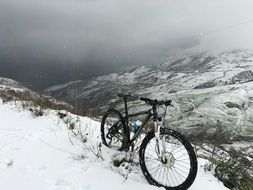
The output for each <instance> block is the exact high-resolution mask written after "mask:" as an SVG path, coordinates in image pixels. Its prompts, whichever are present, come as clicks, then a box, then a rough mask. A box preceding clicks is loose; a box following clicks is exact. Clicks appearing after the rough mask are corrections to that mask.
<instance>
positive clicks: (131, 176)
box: [0, 99, 227, 190]
mask: <svg viewBox="0 0 253 190" xmlns="http://www.w3.org/2000/svg"><path fill="white" fill-rule="evenodd" d="M64 121H65V122H64ZM66 121H68V122H67V123H74V124H75V126H76V130H74V131H71V130H69V129H68V126H67V125H66ZM78 132H79V133H78ZM81 134H82V135H83V136H82V135H81ZM100 143H101V140H100V123H99V122H96V121H94V120H92V119H89V118H85V117H77V116H75V115H71V114H68V116H66V117H65V118H63V119H60V117H59V115H58V114H57V112H56V111H52V110H51V111H46V113H45V114H44V116H41V117H35V116H33V114H32V113H31V112H30V111H25V110H23V108H21V106H19V105H17V104H14V103H7V104H3V103H2V102H1V99H0V189H1V190H34V189H36V190H101V189H110V190H114V189H115V190H118V189H125V190H128V189H129V190H133V189H138V190H142V189H143V190H144V189H145V190H154V189H162V188H157V187H154V186H151V185H149V184H148V182H147V181H146V179H145V178H144V176H143V175H142V172H141V170H140V167H139V166H131V167H130V168H131V170H129V169H126V168H127V167H118V168H117V167H115V166H114V165H113V162H112V160H113V158H115V157H117V156H127V155H128V154H127V153H123V152H117V151H112V150H110V149H108V148H106V147H104V146H102V147H101V149H100V148H99V144H100ZM100 150H101V151H100ZM136 160H138V158H137V159H136ZM198 162H199V171H198V175H197V178H196V180H195V182H194V184H193V185H192V186H191V188H190V190H203V189H205V190H226V189H227V188H225V187H224V186H223V184H222V183H221V182H218V180H217V179H216V178H215V177H214V176H213V175H212V173H211V172H205V171H204V168H203V166H204V164H205V163H206V162H207V161H206V160H203V159H199V160H198ZM126 165H127V163H126Z"/></svg>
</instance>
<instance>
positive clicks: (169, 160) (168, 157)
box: [161, 152, 175, 168]
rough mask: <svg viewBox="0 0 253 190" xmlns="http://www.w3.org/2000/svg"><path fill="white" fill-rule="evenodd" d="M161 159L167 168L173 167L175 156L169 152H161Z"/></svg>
mask: <svg viewBox="0 0 253 190" xmlns="http://www.w3.org/2000/svg"><path fill="white" fill-rule="evenodd" d="M161 161H162V163H163V164H164V165H165V166H166V167H168V168H171V167H173V166H174V164H175V158H174V156H173V155H172V154H171V153H170V152H164V153H162V157H161Z"/></svg>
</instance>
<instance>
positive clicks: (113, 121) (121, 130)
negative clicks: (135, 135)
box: [101, 109, 129, 151]
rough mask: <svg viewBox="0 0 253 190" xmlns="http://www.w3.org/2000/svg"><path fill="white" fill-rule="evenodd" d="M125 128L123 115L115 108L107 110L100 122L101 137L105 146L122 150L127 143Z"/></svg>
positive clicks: (127, 131)
mask: <svg viewBox="0 0 253 190" xmlns="http://www.w3.org/2000/svg"><path fill="white" fill-rule="evenodd" d="M128 133H129V129H128V128H127V126H126V124H125V122H124V119H123V116H122V115H121V114H120V112H119V111H117V110H115V109H110V110H108V111H107V112H106V113H105V114H104V116H103V118H102V122H101V138H102V142H103V144H104V145H105V146H107V147H109V148H113V149H116V150H119V151H121V150H124V148H125V147H126V143H127V136H128V135H127V134H128Z"/></svg>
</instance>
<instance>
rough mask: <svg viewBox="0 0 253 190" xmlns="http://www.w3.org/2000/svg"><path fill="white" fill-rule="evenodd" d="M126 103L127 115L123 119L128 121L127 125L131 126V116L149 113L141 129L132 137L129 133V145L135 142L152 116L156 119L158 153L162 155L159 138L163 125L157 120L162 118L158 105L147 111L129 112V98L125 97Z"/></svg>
mask: <svg viewBox="0 0 253 190" xmlns="http://www.w3.org/2000/svg"><path fill="white" fill-rule="evenodd" d="M124 105H125V116H123V119H124V121H125V123H126V125H127V126H129V118H132V117H136V116H139V115H147V116H146V117H145V118H144V120H143V121H142V124H141V126H140V127H139V129H138V130H137V132H136V133H135V134H134V136H133V137H132V138H131V139H130V133H129V134H128V135H129V137H128V146H131V145H132V144H133V142H134V141H135V140H136V139H137V137H138V136H139V135H140V133H141V131H142V130H143V128H144V127H145V125H146V124H147V122H148V121H149V119H150V118H151V117H153V121H154V129H155V131H154V132H155V136H156V139H157V143H158V147H157V148H158V153H159V155H160V139H159V134H160V128H161V126H160V125H158V123H157V121H159V120H160V118H159V117H158V116H157V108H156V106H153V107H152V109H149V110H145V111H140V112H137V113H133V114H128V107H127V99H126V98H124Z"/></svg>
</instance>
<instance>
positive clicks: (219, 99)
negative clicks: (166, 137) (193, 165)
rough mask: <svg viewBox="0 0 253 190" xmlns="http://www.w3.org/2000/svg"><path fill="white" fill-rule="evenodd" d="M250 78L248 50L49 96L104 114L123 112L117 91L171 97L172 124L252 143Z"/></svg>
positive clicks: (141, 70) (252, 66)
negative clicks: (113, 110) (109, 109)
mask: <svg viewBox="0 0 253 190" xmlns="http://www.w3.org/2000/svg"><path fill="white" fill-rule="evenodd" d="M252 80H253V52H252V51H250V50H245V51H232V52H225V53H221V54H215V55H208V54H201V55H197V56H191V57H187V58H184V59H180V60H178V61H176V62H173V63H165V64H161V65H154V66H142V67H138V68H135V69H132V70H129V71H126V72H122V73H114V74H110V75H105V76H100V77H97V78H94V79H92V80H90V81H83V82H80V81H78V83H74V84H72V85H71V84H70V85H67V86H64V85H62V86H58V87H57V86H56V87H54V88H50V89H48V90H46V91H45V92H46V93H48V94H50V95H53V96H55V97H57V98H60V99H63V100H66V101H72V100H75V99H79V102H80V104H83V106H84V107H85V108H96V109H97V108H100V110H102V111H105V110H106V108H107V105H113V106H118V107H120V108H123V107H122V105H123V104H122V100H121V99H119V98H118V97H117V93H118V92H123V93H130V94H133V95H137V96H143V97H149V98H156V99H171V100H173V102H174V105H175V107H176V109H171V110H170V111H169V112H168V117H167V119H168V120H169V121H170V123H169V125H170V126H173V127H176V128H177V129H180V130H182V131H183V132H184V133H187V134H190V135H192V134H193V135H199V136H202V137H203V136H205V137H206V136H208V135H210V134H214V133H218V134H220V133H222V134H223V135H225V136H226V138H227V139H229V140H231V139H233V140H235V139H236V140H247V141H249V142H252V141H253V123H252V118H253V115H252V113H253V81H252ZM141 105H142V103H141V102H140V101H136V102H130V103H129V106H130V108H131V107H132V108H133V109H134V110H136V109H142V108H143V107H142V106H141ZM248 146H249V147H250V146H251V143H249V145H248ZM249 149H250V150H249V152H250V154H251V157H252V158H253V149H252V148H249Z"/></svg>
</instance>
